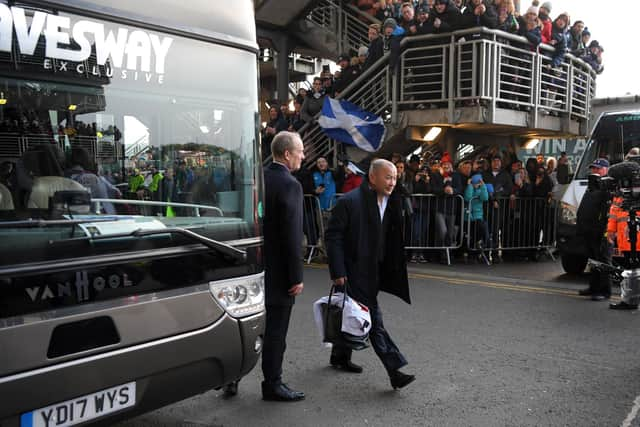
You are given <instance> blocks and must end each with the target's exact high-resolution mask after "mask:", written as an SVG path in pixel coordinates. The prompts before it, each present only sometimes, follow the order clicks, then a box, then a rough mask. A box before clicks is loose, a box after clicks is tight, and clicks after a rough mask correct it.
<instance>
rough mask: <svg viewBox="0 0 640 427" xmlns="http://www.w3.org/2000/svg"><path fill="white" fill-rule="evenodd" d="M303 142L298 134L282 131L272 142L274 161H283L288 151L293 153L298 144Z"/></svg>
mask: <svg viewBox="0 0 640 427" xmlns="http://www.w3.org/2000/svg"><path fill="white" fill-rule="evenodd" d="M298 141H300V142H302V139H301V138H300V134H298V133H297V132H287V131H282V132H280V133H278V134H277V135H276V136H275V137H273V141H271V153H272V154H273V158H274V159H282V158H283V157H284V153H285V152H286V151H289V152H292V151H293V150H294V148H296V142H298Z"/></svg>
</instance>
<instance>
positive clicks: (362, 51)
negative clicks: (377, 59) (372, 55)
mask: <svg viewBox="0 0 640 427" xmlns="http://www.w3.org/2000/svg"><path fill="white" fill-rule="evenodd" d="M368 53H369V49H367V47H366V46H360V48H359V49H358V56H367V54H368Z"/></svg>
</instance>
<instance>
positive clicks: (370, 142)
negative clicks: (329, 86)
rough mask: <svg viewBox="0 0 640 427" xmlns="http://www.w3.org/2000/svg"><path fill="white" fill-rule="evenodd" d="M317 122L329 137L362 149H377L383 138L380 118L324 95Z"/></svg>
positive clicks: (369, 150) (383, 130)
mask: <svg viewBox="0 0 640 427" xmlns="http://www.w3.org/2000/svg"><path fill="white" fill-rule="evenodd" d="M318 124H319V125H320V127H321V128H322V130H323V131H324V133H325V134H326V135H327V136H328V137H329V138H331V139H335V140H336V141H340V142H343V143H345V144H349V145H354V146H356V147H358V148H360V149H362V150H364V151H368V152H374V151H378V148H380V144H381V143H382V141H383V140H384V134H385V131H386V129H385V127H384V123H383V121H382V118H381V117H379V116H376V115H375V114H373V113H370V112H368V111H364V110H363V109H361V108H360V107H358V106H357V105H355V104H353V103H351V102H349V101H343V100H337V99H332V98H329V97H328V96H325V98H324V103H323V104H322V112H321V114H320V118H319V119H318Z"/></svg>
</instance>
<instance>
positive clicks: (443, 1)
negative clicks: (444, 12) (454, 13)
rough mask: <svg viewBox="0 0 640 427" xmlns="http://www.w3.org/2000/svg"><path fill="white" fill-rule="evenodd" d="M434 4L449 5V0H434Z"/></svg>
mask: <svg viewBox="0 0 640 427" xmlns="http://www.w3.org/2000/svg"><path fill="white" fill-rule="evenodd" d="M434 4H446V5H447V6H448V5H449V0H436V2H435V3H434Z"/></svg>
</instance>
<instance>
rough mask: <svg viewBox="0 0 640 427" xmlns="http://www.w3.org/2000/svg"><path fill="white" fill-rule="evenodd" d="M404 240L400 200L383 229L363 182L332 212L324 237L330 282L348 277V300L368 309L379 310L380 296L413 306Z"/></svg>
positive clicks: (394, 198)
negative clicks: (378, 301)
mask: <svg viewBox="0 0 640 427" xmlns="http://www.w3.org/2000/svg"><path fill="white" fill-rule="evenodd" d="M382 230H385V232H384V235H383V233H382ZM403 236H404V234H403V218H402V198H401V196H400V194H399V193H397V192H394V193H393V194H392V195H391V196H390V197H389V201H388V204H387V209H386V211H385V215H384V222H383V223H381V221H380V214H379V210H378V204H377V200H376V194H375V192H374V191H373V190H371V189H370V188H369V183H368V182H367V181H365V182H363V183H362V185H361V186H360V187H359V188H358V189H356V190H354V191H351V192H350V193H348V194H346V195H345V196H344V197H342V198H340V199H338V202H337V203H336V206H335V207H334V208H333V210H332V212H331V218H330V219H329V226H328V228H327V231H326V233H325V240H326V244H327V252H328V256H329V270H330V273H331V278H332V279H334V280H335V279H337V278H340V277H346V278H347V280H348V288H347V289H348V293H349V295H350V296H351V297H353V298H355V299H356V300H357V301H359V302H361V303H363V304H365V305H367V306H369V307H375V306H377V299H376V297H377V294H378V291H385V292H388V293H390V294H393V295H395V296H397V297H399V298H401V299H402V300H404V301H405V302H407V303H408V304H411V298H410V296H409V280H408V275H407V263H406V259H405V251H404V241H403Z"/></svg>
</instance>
